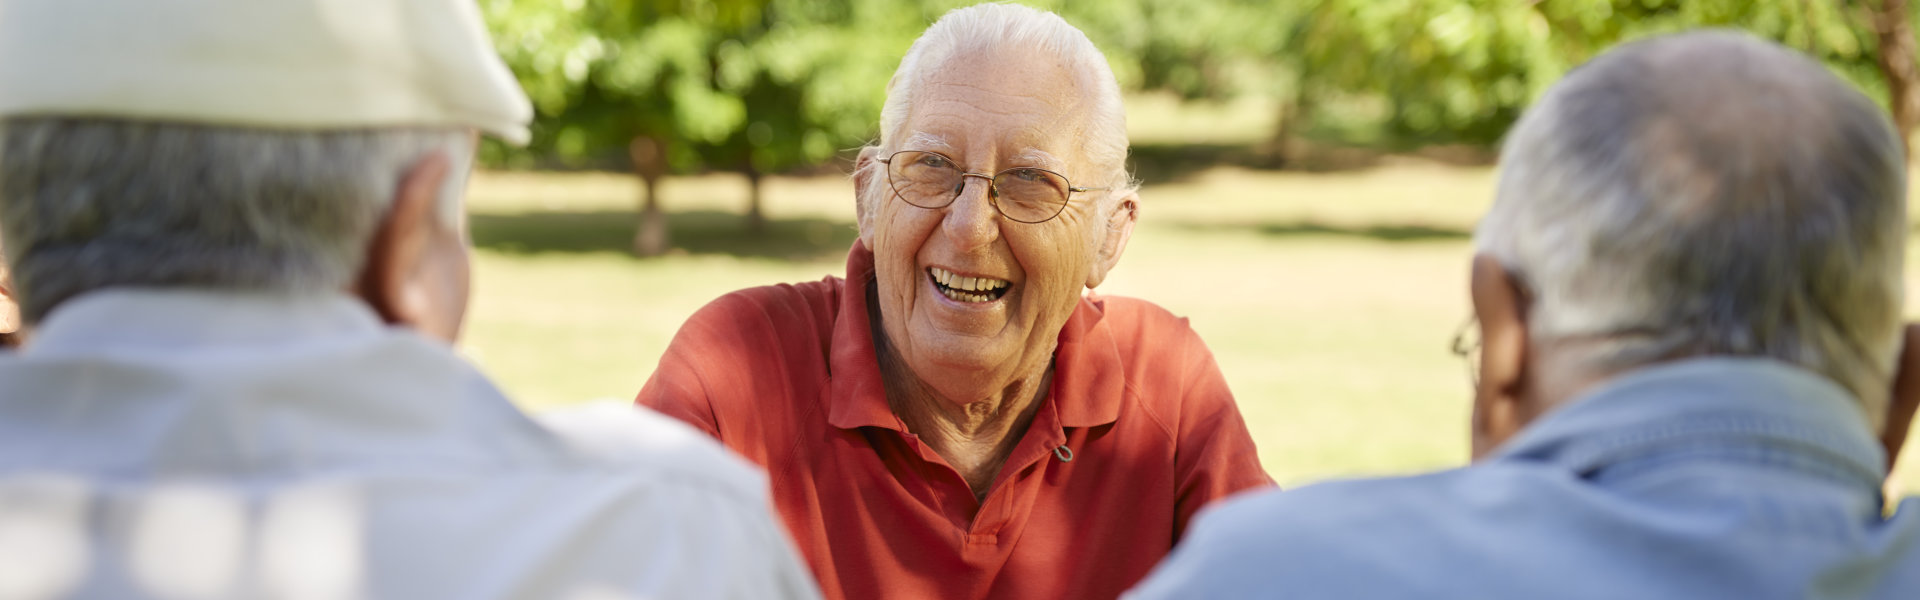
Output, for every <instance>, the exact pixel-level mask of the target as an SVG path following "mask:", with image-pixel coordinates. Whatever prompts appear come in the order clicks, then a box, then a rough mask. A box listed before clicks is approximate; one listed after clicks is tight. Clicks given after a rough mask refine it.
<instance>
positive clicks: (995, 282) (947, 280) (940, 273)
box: [927, 267, 1013, 302]
mask: <svg viewBox="0 0 1920 600" xmlns="http://www.w3.org/2000/svg"><path fill="white" fill-rule="evenodd" d="M927 272H928V273H930V274H932V275H933V280H934V281H937V282H940V285H941V286H944V289H941V290H940V293H942V294H945V295H946V296H947V297H948V298H952V299H954V300H958V301H961V302H986V301H988V300H992V299H993V294H990V293H988V292H993V291H997V290H1000V289H1002V288H1005V287H1007V286H1010V285H1013V284H1012V283H1009V282H1007V281H1003V280H999V279H993V278H989V277H967V276H964V275H955V274H953V272H952V271H948V270H946V269H942V268H940V267H928V268H927Z"/></svg>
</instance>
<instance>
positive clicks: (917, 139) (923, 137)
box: [901, 131, 953, 151]
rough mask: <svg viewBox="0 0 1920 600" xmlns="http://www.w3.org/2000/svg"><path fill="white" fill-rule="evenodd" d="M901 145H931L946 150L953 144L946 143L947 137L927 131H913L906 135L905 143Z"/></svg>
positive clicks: (950, 149)
mask: <svg viewBox="0 0 1920 600" xmlns="http://www.w3.org/2000/svg"><path fill="white" fill-rule="evenodd" d="M901 147H903V148H909V147H923V148H924V147H932V148H938V149H941V150H947V151H952V150H953V144H950V143H948V142H947V138H945V137H941V136H938V135H934V134H931V133H927V132H925V131H915V132H913V135H911V136H907V143H906V144H903V145H902V146H901Z"/></svg>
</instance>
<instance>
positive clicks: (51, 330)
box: [22, 288, 383, 356]
mask: <svg viewBox="0 0 1920 600" xmlns="http://www.w3.org/2000/svg"><path fill="white" fill-rule="evenodd" d="M382 329H383V327H382V325H381V323H380V320H379V318H378V317H377V316H375V315H374V313H373V310H372V309H371V308H369V307H368V306H367V305H366V304H365V303H363V302H361V301H359V300H357V299H354V298H352V297H350V296H347V295H345V294H343V293H317V294H304V295H297V294H293V293H280V292H245V291H231V290H199V289H180V288H119V289H110V290H102V291H97V292H92V293H88V294H85V295H82V296H79V297H76V298H73V299H71V300H68V301H66V302H65V303H62V304H61V305H60V306H59V307H57V308H55V309H54V311H53V312H52V313H51V314H49V315H48V316H47V319H46V320H45V321H43V322H42V323H41V325H40V327H39V328H38V329H36V330H35V331H34V336H33V338H32V340H31V341H30V342H29V343H28V345H27V347H26V348H23V349H22V353H23V355H40V356H52V355H60V354H72V353H95V352H100V351H102V350H107V351H111V350H116V349H118V350H130V351H140V350H168V349H183V348H191V347H201V346H229V347H231V346H245V345H257V344H273V343H280V342H285V341H288V340H302V341H312V340H322V339H327V338H352V337H365V336H370V335H378V334H379V333H380V332H381V331H382Z"/></svg>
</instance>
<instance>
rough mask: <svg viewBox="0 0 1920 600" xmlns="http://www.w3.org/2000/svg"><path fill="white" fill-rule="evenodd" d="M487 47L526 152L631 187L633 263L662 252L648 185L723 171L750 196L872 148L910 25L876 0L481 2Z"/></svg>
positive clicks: (753, 219)
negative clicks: (616, 176)
mask: <svg viewBox="0 0 1920 600" xmlns="http://www.w3.org/2000/svg"><path fill="white" fill-rule="evenodd" d="M483 8H484V9H485V10H484V12H485V14H486V16H487V19H488V24H489V25H490V26H491V27H492V29H493V32H494V36H495V43H496V45H497V46H498V47H499V49H500V52H501V55H502V56H503V57H504V58H505V59H506V61H507V63H508V65H509V66H511V67H512V68H513V70H514V74H515V75H516V76H517V77H518V78H519V79H520V82H521V84H522V86H523V87H525V88H526V89H527V92H528V95H529V96H531V97H532V99H533V102H534V106H535V108H536V110H537V112H538V118H537V119H536V121H535V124H534V127H533V143H532V144H530V146H529V148H528V149H527V150H526V151H524V152H519V153H517V154H516V153H511V152H509V151H507V150H505V149H501V148H497V147H496V148H494V149H493V154H494V156H492V157H491V158H493V159H494V160H496V161H508V162H514V161H517V162H519V163H522V164H526V163H530V162H534V161H536V160H537V159H540V158H544V159H546V160H549V161H554V162H558V163H560V164H563V165H584V164H599V163H600V161H603V160H605V158H606V157H609V156H623V157H625V159H626V162H627V163H628V164H629V166H630V167H631V168H632V170H633V171H634V173H635V174H637V175H638V176H640V178H641V180H642V182H643V186H642V189H643V192H642V194H643V195H642V198H641V202H640V205H641V208H640V219H639V224H638V227H637V230H636V233H635V237H634V252H635V253H636V254H639V255H642V256H650V255H656V254H660V253H662V252H665V251H666V250H667V249H668V248H669V247H670V243H669V242H670V240H669V239H668V236H667V226H666V214H665V212H664V211H663V210H662V207H661V201H660V198H659V197H658V194H657V192H658V189H659V188H658V184H659V182H660V180H661V179H662V178H664V177H666V176H668V175H669V174H671V173H679V172H689V171H694V170H698V169H702V168H721V169H728V170H736V171H739V172H741V173H744V174H745V175H746V176H747V178H748V181H749V183H750V185H751V187H752V193H751V194H750V198H751V202H750V205H749V206H748V207H747V215H748V217H747V221H748V224H749V226H750V227H753V228H756V229H758V228H760V227H762V226H763V223H764V217H763V216H762V211H761V208H760V204H761V202H760V198H761V193H760V185H759V184H760V181H761V176H762V174H764V173H769V172H777V171H780V170H784V169H788V168H792V167H795V166H803V165H809V164H818V163H820V162H822V161H825V160H827V159H829V158H831V157H832V156H833V155H834V153H835V151H836V150H837V149H839V148H844V147H849V146H853V145H857V144H858V143H859V142H860V141H862V140H864V139H866V138H867V137H869V136H871V129H872V128H873V126H874V124H875V123H876V122H877V116H878V114H879V104H880V102H881V99H882V97H883V95H884V87H885V85H886V81H887V77H888V76H889V75H890V74H891V69H892V66H893V64H896V63H897V61H898V60H899V56H900V54H901V53H902V52H903V51H904V50H905V46H906V44H907V43H908V42H909V41H910V40H911V38H908V37H903V35H904V34H903V32H905V33H916V32H917V31H918V30H919V28H920V27H922V26H924V24H923V23H921V24H919V25H916V21H917V19H918V17H919V14H918V12H917V11H915V10H913V9H912V8H913V7H912V6H911V5H908V6H904V7H903V6H902V5H901V4H899V3H896V2H883V1H877V0H847V1H839V2H807V1H804V0H718V1H701V0H562V1H558V2H555V1H552V0H488V1H487V3H486V4H485V5H484V6H483Z"/></svg>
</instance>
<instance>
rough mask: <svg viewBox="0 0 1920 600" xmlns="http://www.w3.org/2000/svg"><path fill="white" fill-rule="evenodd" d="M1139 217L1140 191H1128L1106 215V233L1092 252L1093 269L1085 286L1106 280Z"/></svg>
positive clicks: (1125, 246)
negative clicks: (1111, 212) (1110, 213)
mask: <svg viewBox="0 0 1920 600" xmlns="http://www.w3.org/2000/svg"><path fill="white" fill-rule="evenodd" d="M1139 218H1140V193H1139V192H1129V193H1127V196H1126V197H1125V198H1121V199H1120V204H1119V205H1118V206H1115V207H1114V208H1113V214H1112V215H1108V216H1107V223H1106V225H1107V228H1106V233H1105V235H1102V236H1100V248H1099V249H1098V250H1097V251H1096V252H1095V253H1094V258H1093V270H1092V271H1089V272H1088V273H1087V287H1089V288H1096V287H1100V283H1101V282H1103V281H1106V280H1107V272H1109V271H1112V270H1113V267H1114V265H1117V264H1120V254H1121V253H1123V252H1126V251H1127V241H1128V240H1131V239H1133V224H1134V222H1136V221H1138V220H1139Z"/></svg>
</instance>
